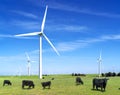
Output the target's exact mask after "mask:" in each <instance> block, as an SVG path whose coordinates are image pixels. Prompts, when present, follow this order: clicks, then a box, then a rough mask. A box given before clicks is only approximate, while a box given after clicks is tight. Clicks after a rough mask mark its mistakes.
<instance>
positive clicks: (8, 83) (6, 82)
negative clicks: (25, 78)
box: [3, 80, 12, 86]
mask: <svg viewBox="0 0 120 95" xmlns="http://www.w3.org/2000/svg"><path fill="white" fill-rule="evenodd" d="M5 84H7V85H12V83H11V82H10V80H4V81H3V86H4V85H5Z"/></svg>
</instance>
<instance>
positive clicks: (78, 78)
mask: <svg viewBox="0 0 120 95" xmlns="http://www.w3.org/2000/svg"><path fill="white" fill-rule="evenodd" d="M79 84H83V81H82V79H81V78H80V77H76V85H79Z"/></svg>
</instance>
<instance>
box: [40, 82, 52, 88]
mask: <svg viewBox="0 0 120 95" xmlns="http://www.w3.org/2000/svg"><path fill="white" fill-rule="evenodd" d="M41 85H42V87H43V89H45V88H46V87H48V88H49V89H50V86H51V81H47V82H41Z"/></svg>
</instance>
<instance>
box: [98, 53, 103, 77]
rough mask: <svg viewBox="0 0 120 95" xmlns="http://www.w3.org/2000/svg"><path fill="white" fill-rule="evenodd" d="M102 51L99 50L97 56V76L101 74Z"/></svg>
mask: <svg viewBox="0 0 120 95" xmlns="http://www.w3.org/2000/svg"><path fill="white" fill-rule="evenodd" d="M101 55H102V53H101V52H100V57H99V58H98V60H97V61H98V73H99V77H100V76H101V64H102V57H101Z"/></svg>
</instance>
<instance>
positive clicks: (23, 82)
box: [22, 80, 35, 88]
mask: <svg viewBox="0 0 120 95" xmlns="http://www.w3.org/2000/svg"><path fill="white" fill-rule="evenodd" d="M24 86H28V87H29V88H31V87H32V88H34V86H35V85H34V83H33V81H31V80H23V81H22V88H24Z"/></svg>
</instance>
